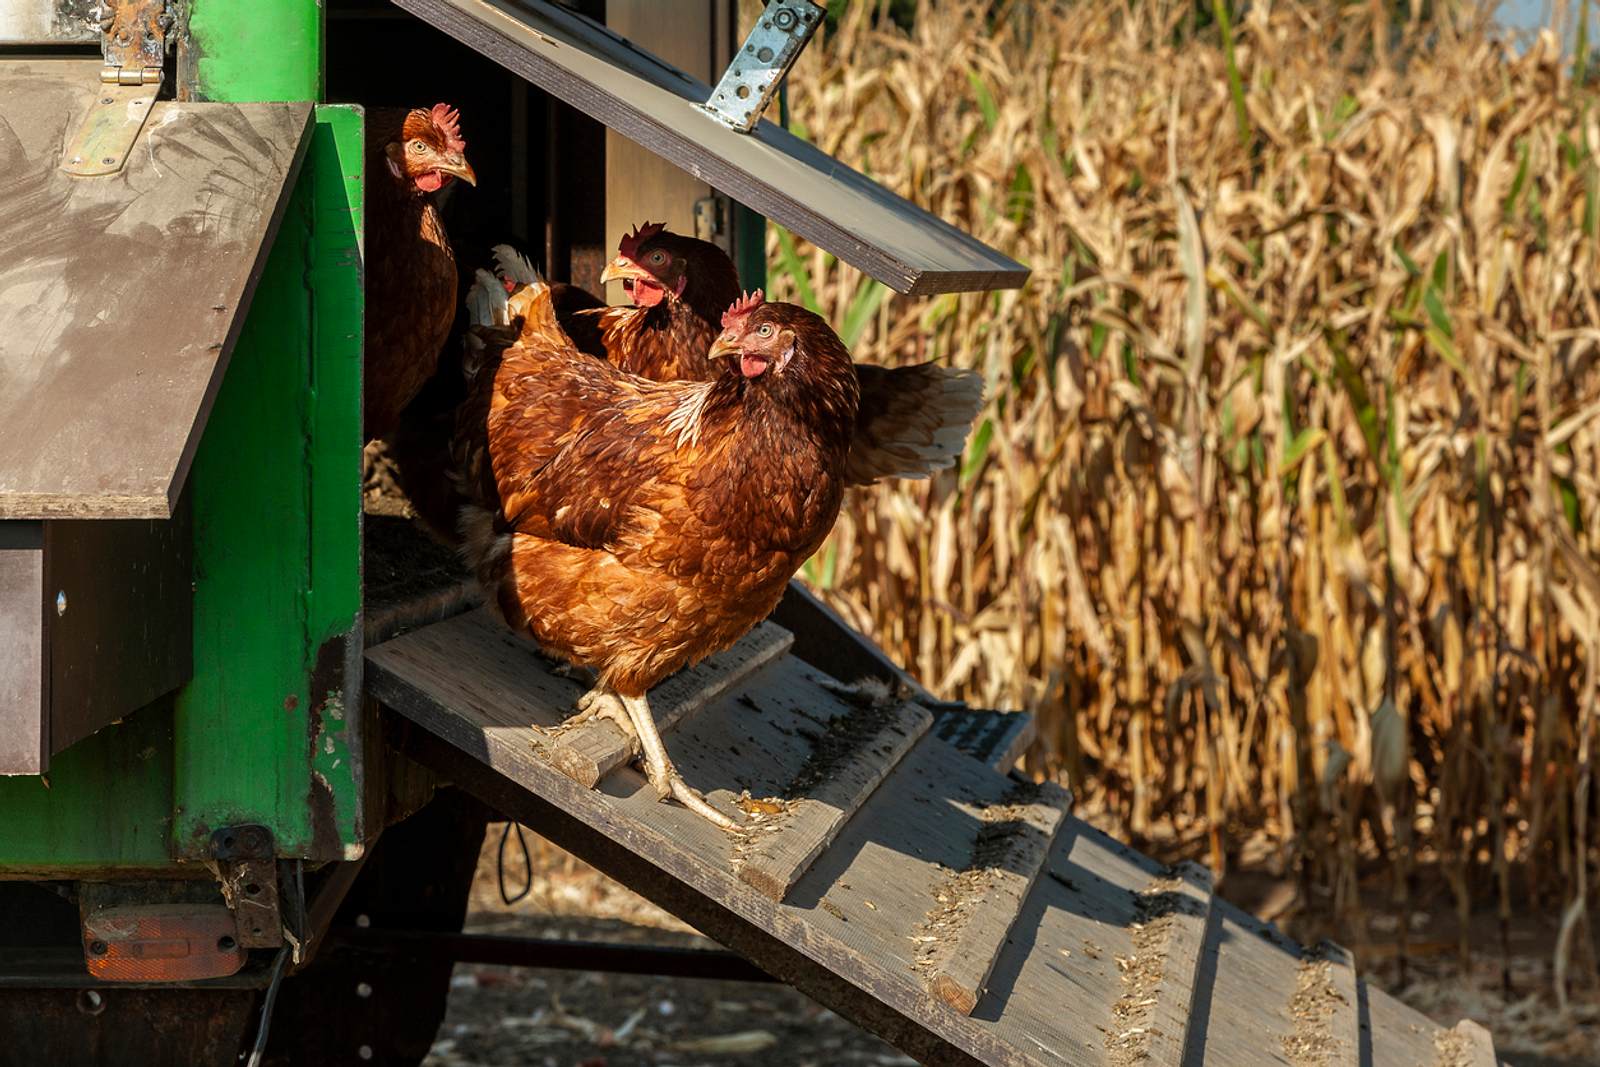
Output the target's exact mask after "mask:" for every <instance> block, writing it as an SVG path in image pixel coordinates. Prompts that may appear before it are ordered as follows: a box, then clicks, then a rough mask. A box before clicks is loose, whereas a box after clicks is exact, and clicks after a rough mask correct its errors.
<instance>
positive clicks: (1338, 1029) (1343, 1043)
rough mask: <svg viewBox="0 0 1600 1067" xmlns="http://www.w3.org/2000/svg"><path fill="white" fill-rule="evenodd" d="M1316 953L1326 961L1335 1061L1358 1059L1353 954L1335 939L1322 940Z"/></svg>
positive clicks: (1358, 1015) (1358, 1013) (1358, 1010)
mask: <svg viewBox="0 0 1600 1067" xmlns="http://www.w3.org/2000/svg"><path fill="white" fill-rule="evenodd" d="M1317 954H1318V955H1320V956H1321V957H1322V958H1323V959H1324V960H1326V961H1327V964H1328V986H1329V988H1330V989H1331V990H1332V992H1333V1002H1332V1003H1331V1004H1330V1005H1329V1007H1330V1009H1331V1011H1332V1015H1331V1017H1330V1018H1329V1019H1328V1031H1329V1033H1331V1034H1332V1035H1333V1038H1334V1040H1335V1041H1336V1042H1337V1043H1338V1050H1337V1051H1336V1052H1335V1054H1334V1059H1333V1062H1334V1063H1350V1064H1359V1063H1360V1051H1361V1003H1360V999H1359V994H1358V991H1357V988H1356V986H1357V983H1358V981H1359V979H1358V978H1357V977H1356V958H1355V957H1354V956H1353V955H1351V953H1350V950H1349V949H1347V948H1345V947H1344V946H1343V945H1341V944H1339V943H1337V942H1334V941H1324V942H1323V943H1322V944H1321V945H1319V946H1318V947H1317Z"/></svg>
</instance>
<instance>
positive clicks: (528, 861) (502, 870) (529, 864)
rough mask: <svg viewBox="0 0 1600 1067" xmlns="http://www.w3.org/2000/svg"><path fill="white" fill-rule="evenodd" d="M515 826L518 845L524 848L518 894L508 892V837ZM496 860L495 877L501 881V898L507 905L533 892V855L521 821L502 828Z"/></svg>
mask: <svg viewBox="0 0 1600 1067" xmlns="http://www.w3.org/2000/svg"><path fill="white" fill-rule="evenodd" d="M513 828H515V829H516V831H517V847H518V848H520V849H522V892H520V893H518V894H517V895H516V896H512V895H511V894H510V893H507V892H506V839H507V838H509V837H510V836H511V831H512V829H513ZM495 860H496V862H495V878H496V880H497V881H498V882H499V883H500V899H501V900H502V901H504V902H505V904H506V906H507V907H510V906H511V905H512V904H515V903H516V902H517V901H519V900H521V899H522V898H523V897H525V896H527V895H528V894H529V893H531V892H533V857H532V856H530V855H528V842H527V839H526V838H524V837H523V836H522V824H521V823H519V822H508V823H506V824H505V825H504V826H502V827H501V828H500V848H499V850H498V852H497V853H496V856H495Z"/></svg>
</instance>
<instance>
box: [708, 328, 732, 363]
mask: <svg viewBox="0 0 1600 1067" xmlns="http://www.w3.org/2000/svg"><path fill="white" fill-rule="evenodd" d="M738 353H739V342H737V341H735V340H733V339H732V338H730V337H728V336H727V335H726V334H723V335H719V336H718V337H717V339H716V340H715V341H712V342H711V348H710V349H708V350H707V351H706V358H707V359H711V360H715V359H720V358H721V357H723V356H733V355H738Z"/></svg>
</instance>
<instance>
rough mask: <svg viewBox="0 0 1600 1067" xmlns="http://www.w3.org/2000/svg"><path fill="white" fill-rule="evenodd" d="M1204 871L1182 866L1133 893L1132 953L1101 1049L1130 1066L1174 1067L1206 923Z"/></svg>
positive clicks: (1207, 877) (1207, 880) (1181, 1053)
mask: <svg viewBox="0 0 1600 1067" xmlns="http://www.w3.org/2000/svg"><path fill="white" fill-rule="evenodd" d="M1211 885H1212V882H1211V872H1210V870H1208V869H1207V868H1205V867H1202V866H1200V865H1198V864H1195V863H1188V862H1184V863H1181V864H1179V865H1178V866H1177V867H1176V868H1174V869H1173V871H1172V872H1171V873H1170V874H1168V875H1165V876H1163V877H1161V878H1158V879H1156V880H1154V881H1152V882H1151V883H1150V884H1149V885H1148V886H1147V887H1146V888H1145V890H1144V892H1143V893H1141V894H1140V899H1139V904H1138V907H1139V913H1140V919H1139V922H1138V924H1137V925H1136V926H1135V928H1134V931H1133V943H1134V948H1135V954H1134V955H1133V956H1132V957H1131V958H1129V960H1128V962H1127V965H1126V966H1125V967H1123V969H1122V984H1123V992H1122V996H1121V997H1119V998H1118V999H1117V1003H1116V1004H1115V1005H1114V1006H1113V1007H1112V1009H1111V1014H1112V1016H1113V1018H1114V1020H1115V1022H1114V1024H1113V1026H1114V1028H1113V1032H1112V1033H1111V1034H1109V1035H1108V1037H1107V1044H1108V1047H1109V1048H1111V1049H1112V1050H1113V1052H1114V1053H1115V1054H1117V1055H1119V1056H1120V1057H1121V1058H1123V1059H1126V1060H1128V1061H1129V1062H1135V1061H1137V1062H1141V1063H1143V1062H1148V1063H1151V1064H1156V1065H1160V1067H1179V1065H1180V1064H1182V1063H1183V1062H1184V1057H1185V1045H1186V1038H1187V1036H1188V1032H1189V1024H1190V1021H1191V1018H1192V1015H1193V999H1194V992H1195V983H1196V981H1197V980H1198V977H1199V971H1200V958H1201V953H1202V951H1203V949H1204V947H1205V940H1206V930H1207V926H1208V924H1209V922H1210V917H1211V901H1212V894H1211Z"/></svg>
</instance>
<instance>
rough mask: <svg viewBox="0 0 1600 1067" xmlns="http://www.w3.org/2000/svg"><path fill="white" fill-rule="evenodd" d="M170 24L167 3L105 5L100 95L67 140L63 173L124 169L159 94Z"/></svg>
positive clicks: (131, 0)
mask: <svg viewBox="0 0 1600 1067" xmlns="http://www.w3.org/2000/svg"><path fill="white" fill-rule="evenodd" d="M172 24H173V18H172V14H171V12H169V11H168V10H167V0H105V6H104V8H103V12H102V14H101V16H100V54H101V55H102V56H103V57H104V59H105V66H104V67H102V68H101V69H100V86H99V92H98V93H97V94H96V96H95V101H94V103H92V104H91V105H90V106H89V113H88V114H87V115H85V116H84V118H83V125H81V126H79V127H78V132H77V133H76V134H74V135H73V136H72V138H71V139H70V140H68V141H67V149H66V152H65V153H64V154H63V156H62V164H61V169H62V170H64V171H66V172H67V173H68V174H73V175H76V176H78V177H85V178H87V177H97V176H102V175H106V174H116V173H118V172H120V171H121V170H122V168H123V165H124V164H126V163H127V161H128V153H129V152H131V151H133V144H134V141H136V140H137V139H138V137H139V131H140V130H142V129H144V124H145V120H146V119H148V118H149V117H150V109H151V108H153V107H154V106H155V103H156V96H157V95H158V94H159V93H160V92H161V78H162V64H163V63H164V62H165V61H166V54H167V33H168V31H170V30H171V29H172Z"/></svg>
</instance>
